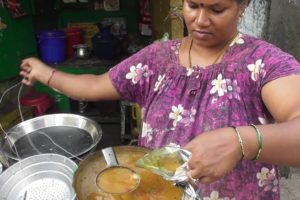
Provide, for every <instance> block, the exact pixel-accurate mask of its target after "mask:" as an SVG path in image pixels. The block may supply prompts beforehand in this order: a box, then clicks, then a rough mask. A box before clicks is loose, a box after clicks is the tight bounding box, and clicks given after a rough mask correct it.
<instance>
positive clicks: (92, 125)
mask: <svg viewBox="0 0 300 200" xmlns="http://www.w3.org/2000/svg"><path fill="white" fill-rule="evenodd" d="M101 137H102V130H101V128H100V126H99V125H98V124H97V123H96V122H94V121H93V120H91V119H89V118H86V117H84V116H81V115H75V114H49V115H43V116H40V117H36V118H32V119H29V120H26V121H24V122H22V123H20V124H17V125H16V126H14V127H13V128H11V129H10V130H8V132H7V135H3V137H2V138H1V148H2V150H3V152H4V153H5V154H6V155H7V157H9V158H11V159H13V160H19V159H23V158H26V157H29V156H32V155H37V154H44V153H56V154H60V155H63V156H66V157H68V158H73V157H78V156H81V155H83V154H85V153H87V152H88V151H90V150H91V149H92V148H94V147H95V146H96V145H97V143H98V142H99V141H100V139H101ZM15 149H16V150H17V153H18V154H17V153H16V152H15Z"/></svg>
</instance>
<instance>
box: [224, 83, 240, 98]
mask: <svg viewBox="0 0 300 200" xmlns="http://www.w3.org/2000/svg"><path fill="white" fill-rule="evenodd" d="M226 83H227V92H228V94H227V95H228V98H229V99H237V100H241V97H240V93H241V88H240V87H239V86H238V82H237V80H233V81H232V80H231V79H226Z"/></svg>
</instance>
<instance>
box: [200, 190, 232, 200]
mask: <svg viewBox="0 0 300 200" xmlns="http://www.w3.org/2000/svg"><path fill="white" fill-rule="evenodd" d="M203 200H235V198H229V197H224V198H221V197H219V192H218V191H215V190H214V191H212V192H211V193H210V196H209V197H203Z"/></svg>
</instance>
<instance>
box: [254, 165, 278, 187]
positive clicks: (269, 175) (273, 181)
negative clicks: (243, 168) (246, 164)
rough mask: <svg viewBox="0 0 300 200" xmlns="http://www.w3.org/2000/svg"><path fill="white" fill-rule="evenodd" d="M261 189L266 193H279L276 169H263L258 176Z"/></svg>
mask: <svg viewBox="0 0 300 200" xmlns="http://www.w3.org/2000/svg"><path fill="white" fill-rule="evenodd" d="M256 178H257V179H258V185H259V187H263V188H264V191H272V192H277V191H278V187H279V186H278V184H279V182H278V180H277V178H276V173H275V169H274V168H272V169H271V170H269V169H268V168H266V167H263V168H261V171H260V172H258V173H257V174H256Z"/></svg>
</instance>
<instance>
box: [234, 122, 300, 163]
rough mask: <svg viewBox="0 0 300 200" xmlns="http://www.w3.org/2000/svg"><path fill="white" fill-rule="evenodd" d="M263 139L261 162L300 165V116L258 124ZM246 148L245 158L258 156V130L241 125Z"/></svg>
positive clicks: (240, 128)
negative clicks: (288, 119)
mask: <svg viewBox="0 0 300 200" xmlns="http://www.w3.org/2000/svg"><path fill="white" fill-rule="evenodd" d="M257 127H258V129H259V131H260V133H261V139H262V151H261V154H260V157H259V159H258V161H259V162H265V163H271V164H277V165H286V166H295V167H300V117H297V118H295V119H293V120H290V121H287V122H283V123H278V124H271V125H259V126H257ZM239 130H240V133H241V136H242V138H243V144H244V148H245V154H246V155H245V158H246V159H253V158H255V157H256V155H257V152H258V149H259V145H258V137H257V132H256V130H255V129H254V128H253V127H251V126H247V127H239Z"/></svg>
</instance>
